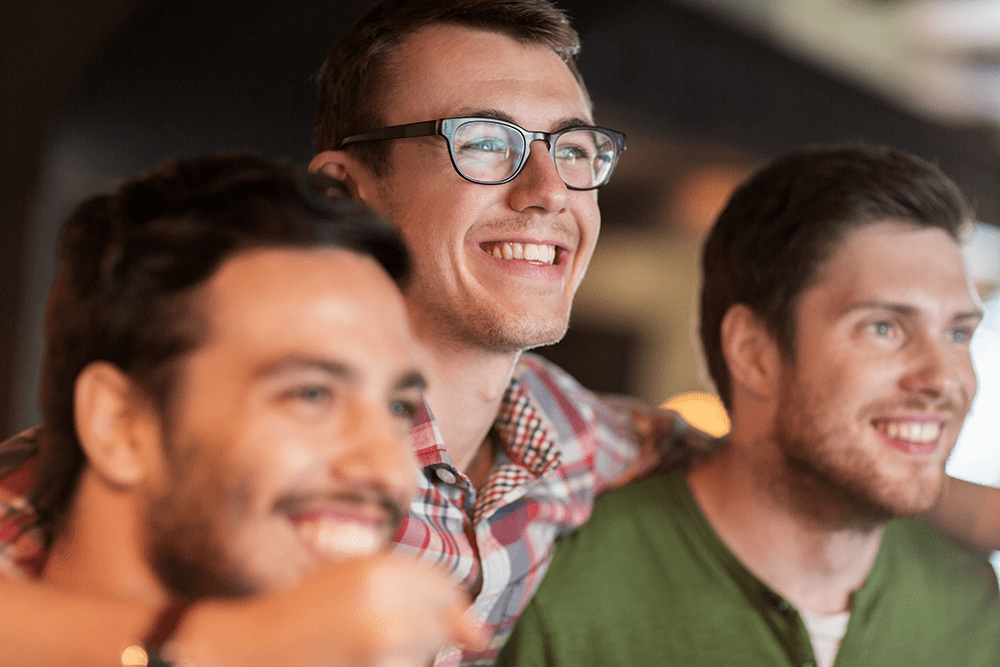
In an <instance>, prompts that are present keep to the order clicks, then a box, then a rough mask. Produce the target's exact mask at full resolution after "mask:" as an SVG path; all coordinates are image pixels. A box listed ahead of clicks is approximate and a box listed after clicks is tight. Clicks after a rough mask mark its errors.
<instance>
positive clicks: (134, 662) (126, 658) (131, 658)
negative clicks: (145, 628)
mask: <svg viewBox="0 0 1000 667" xmlns="http://www.w3.org/2000/svg"><path fill="white" fill-rule="evenodd" d="M121 662H122V667H146V665H148V664H149V656H148V655H146V651H145V650H144V649H143V648H142V647H141V646H137V645H135V644H133V645H131V646H128V647H127V648H126V649H125V650H124V651H122V660H121Z"/></svg>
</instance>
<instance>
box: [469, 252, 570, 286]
mask: <svg viewBox="0 0 1000 667" xmlns="http://www.w3.org/2000/svg"><path fill="white" fill-rule="evenodd" d="M480 252H482V253H483V255H484V256H486V257H487V258H489V259H491V260H493V261H494V262H495V263H496V264H497V265H498V266H499V267H500V268H501V269H502V270H503V271H504V272H505V273H513V274H514V275H517V276H522V277H524V278H531V279H532V280H546V281H552V282H554V281H557V280H562V277H563V274H564V273H565V271H566V269H565V262H562V261H558V260H557V262H556V263H555V264H542V263H538V262H531V261H527V260H523V259H500V258H499V257H494V256H493V255H492V254H490V253H487V252H485V251H482V250H480Z"/></svg>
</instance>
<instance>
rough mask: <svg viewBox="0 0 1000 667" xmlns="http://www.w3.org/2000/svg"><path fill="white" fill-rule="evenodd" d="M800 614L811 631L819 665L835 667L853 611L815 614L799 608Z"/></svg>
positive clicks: (810, 636)
mask: <svg viewBox="0 0 1000 667" xmlns="http://www.w3.org/2000/svg"><path fill="white" fill-rule="evenodd" d="M799 616H801V617H802V622H803V623H805V626H806V630H808V631H809V639H810V640H811V641H812V646H813V653H814V654H815V656H816V665H817V667H833V661H834V660H835V659H836V657H837V649H839V648H840V642H841V640H842V639H843V638H844V633H846V632H847V621H848V620H850V618H851V612H849V611H841V612H838V613H836V614H814V613H812V612H810V611H803V610H799Z"/></svg>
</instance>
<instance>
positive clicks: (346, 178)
mask: <svg viewBox="0 0 1000 667" xmlns="http://www.w3.org/2000/svg"><path fill="white" fill-rule="evenodd" d="M309 171H312V172H316V173H319V174H323V175H324V176H328V177H330V178H332V179H334V180H336V181H341V182H343V183H344V185H346V186H347V190H348V192H350V193H351V197H353V198H354V199H357V200H359V201H363V202H366V203H367V202H368V201H370V199H369V194H370V192H369V190H370V189H371V188H372V187H373V185H372V176H371V170H369V169H368V167H366V166H365V165H363V164H361V163H360V162H358V161H357V160H355V159H354V157H353V156H351V155H350V154H349V153H348V152H347V151H323V152H322V153H320V154H319V155H317V156H316V157H314V158H313V159H312V161H311V162H310V163H309Z"/></svg>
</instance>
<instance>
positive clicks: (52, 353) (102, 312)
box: [30, 153, 410, 539]
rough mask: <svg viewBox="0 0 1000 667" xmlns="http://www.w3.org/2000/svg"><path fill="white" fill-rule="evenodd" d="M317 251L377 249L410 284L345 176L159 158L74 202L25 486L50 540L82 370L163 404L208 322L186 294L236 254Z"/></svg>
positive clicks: (70, 476)
mask: <svg viewBox="0 0 1000 667" xmlns="http://www.w3.org/2000/svg"><path fill="white" fill-rule="evenodd" d="M323 246H332V247H337V248H344V249H347V250H350V251H352V252H356V253H358V254H361V255H366V256H370V257H372V258H374V259H375V260H377V261H378V262H379V263H380V264H381V265H382V266H383V267H384V268H385V270H386V271H387V272H388V273H389V275H390V276H392V278H393V279H394V280H395V281H396V283H397V284H399V285H401V286H402V285H403V284H404V283H405V281H406V280H407V279H408V276H409V272H410V258H409V254H408V252H407V249H406V246H405V245H404V243H403V241H402V239H401V238H400V237H399V235H398V234H397V232H396V231H395V230H394V229H393V228H392V227H390V226H389V225H388V224H387V223H385V222H384V221H382V220H381V219H380V218H378V217H377V216H375V215H374V214H373V213H371V212H370V211H369V210H368V209H367V208H365V207H364V206H363V205H362V204H359V203H357V202H354V201H352V200H351V199H350V198H349V197H348V196H347V194H346V192H345V191H344V189H343V186H342V185H341V184H339V183H337V182H335V181H331V180H329V179H327V178H324V177H322V176H320V175H316V174H309V173H307V172H306V171H305V170H301V169H299V168H296V167H294V166H292V164H291V163H289V162H284V161H276V162H274V161H267V160H262V159H260V158H257V157H254V156H251V155H248V154H244V153H231V154H222V155H211V156H204V157H194V158H185V159H179V160H174V161H168V162H164V163H162V164H160V165H159V166H157V167H155V168H154V169H152V170H151V171H149V172H147V173H145V174H143V175H141V176H139V177H138V178H136V179H134V180H130V181H128V182H125V183H123V184H122V185H121V186H120V187H119V188H118V189H117V190H116V191H115V192H113V193H110V194H104V195H100V196H96V197H93V198H91V199H88V200H87V201H84V202H83V203H82V204H80V205H79V206H78V207H77V208H76V210H75V211H74V212H73V213H72V215H71V216H70V217H69V219H68V220H67V221H66V223H65V224H64V226H63V228H62V230H61V236H60V240H59V248H58V255H59V258H58V268H57V273H56V278H55V281H54V283H53V286H52V290H51V292H50V293H49V298H48V303H47V309H46V316H45V347H46V349H45V357H44V363H43V368H42V377H41V392H40V401H41V407H42V412H43V414H44V417H45V425H46V426H45V437H44V438H43V439H42V445H41V452H40V457H39V464H38V469H37V471H36V475H35V481H34V486H33V488H32V491H31V493H30V497H31V500H32V503H33V504H34V506H35V508H36V509H37V511H38V517H39V525H40V527H41V528H42V529H43V533H45V534H46V535H47V537H48V538H49V539H51V537H52V535H53V534H54V531H55V530H56V529H57V527H58V525H57V524H58V522H59V521H60V520H61V519H62V517H63V516H64V514H65V512H66V510H67V508H68V505H69V503H70V500H71V499H72V497H73V495H74V493H75V489H76V485H77V481H78V479H79V475H80V472H81V471H82V469H83V465H84V462H85V455H84V453H83V451H82V450H81V448H80V443H79V441H78V439H77V434H76V429H75V426H74V415H73V396H74V386H75V382H76V378H77V376H78V375H79V373H80V372H81V371H82V370H83V368H84V367H85V366H87V365H88V364H90V363H91V362H94V361H99V360H100V361H107V362H110V363H112V364H114V365H115V366H117V367H118V368H119V369H120V370H121V371H122V372H124V373H125V374H127V375H128V376H129V377H130V378H131V379H132V380H133V381H134V382H135V383H136V385H137V386H138V387H139V388H140V389H141V390H142V391H144V392H145V393H146V394H147V395H148V397H149V399H150V400H151V401H153V403H154V405H156V406H157V407H158V408H159V409H160V410H161V412H163V413H166V410H167V407H168V405H169V401H170V397H171V391H172V389H173V385H174V382H175V379H176V378H175V376H176V369H177V365H178V362H179V360H180V359H181V358H182V357H183V356H184V355H185V354H187V353H188V352H190V351H192V350H194V349H195V348H196V347H197V346H198V345H199V343H200V341H201V340H202V338H203V336H204V334H205V330H206V323H205V321H204V316H203V314H202V313H201V312H200V311H199V309H198V308H197V307H196V304H195V299H194V298H193V294H194V292H195V290H196V289H197V288H198V287H199V286H201V285H203V284H204V283H205V282H206V281H208V280H209V279H210V278H211V276H212V275H213V274H214V273H215V271H216V270H217V269H218V268H219V267H220V266H221V265H222V264H223V263H224V262H225V261H226V260H227V259H228V258H229V257H231V256H233V255H234V254H236V253H237V252H240V251H242V250H247V249H251V248H258V247H302V248H308V247H323Z"/></svg>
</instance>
